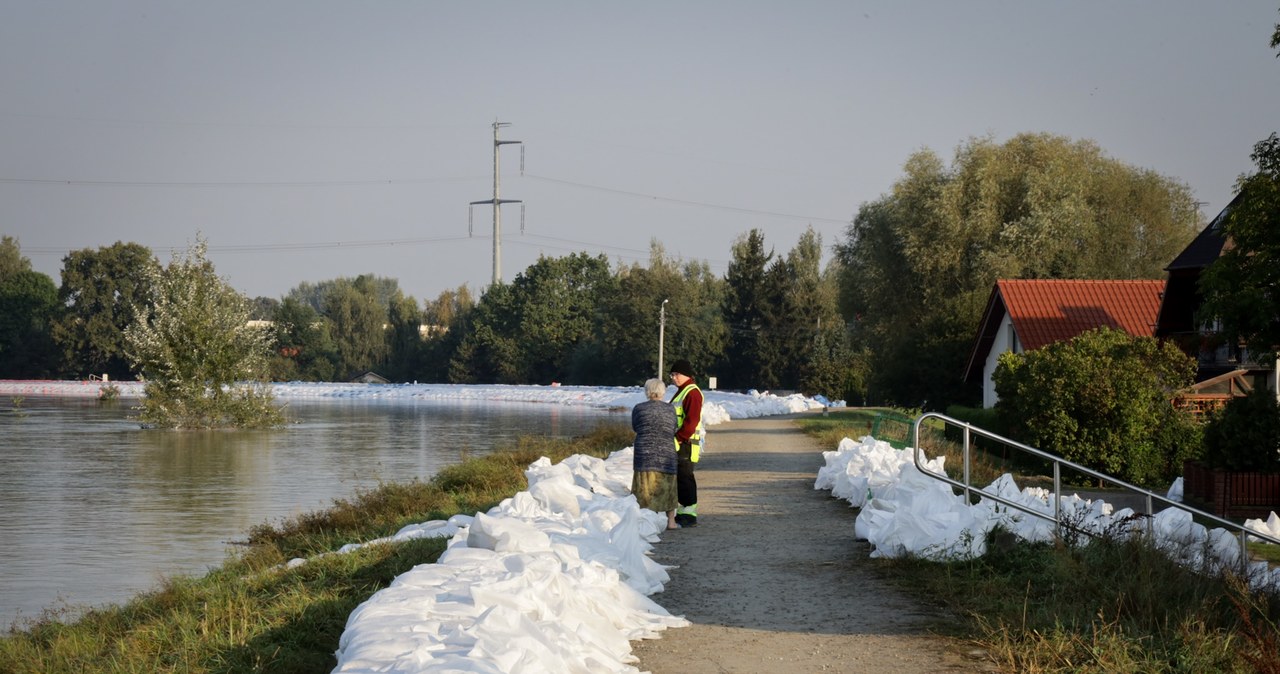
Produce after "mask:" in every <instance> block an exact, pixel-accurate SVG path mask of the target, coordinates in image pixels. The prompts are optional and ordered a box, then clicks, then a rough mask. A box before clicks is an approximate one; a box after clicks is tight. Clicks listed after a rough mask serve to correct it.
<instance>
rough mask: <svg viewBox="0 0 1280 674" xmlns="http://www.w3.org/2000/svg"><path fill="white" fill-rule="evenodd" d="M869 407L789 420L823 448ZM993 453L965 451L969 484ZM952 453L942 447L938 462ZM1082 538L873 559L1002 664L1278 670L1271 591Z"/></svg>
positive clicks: (1276, 609)
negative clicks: (971, 455)
mask: <svg viewBox="0 0 1280 674" xmlns="http://www.w3.org/2000/svg"><path fill="white" fill-rule="evenodd" d="M873 416H874V412H872V411H867V410H847V411H841V412H840V413H838V414H837V413H834V412H833V413H831V414H830V415H829V416H827V417H823V418H816V417H814V418H806V419H802V420H800V425H801V427H802V428H803V429H804V430H805V431H806V432H808V433H810V434H811V435H814V436H815V437H817V438H818V439H819V440H820V441H821V442H823V443H824V444H826V445H829V446H831V447H834V446H836V443H838V442H839V440H840V439H841V438H844V437H852V438H858V437H861V436H863V435H867V434H868V431H869V430H870V419H871V418H873ZM922 444H923V443H922ZM943 451H944V452H947V451H949V450H946V449H944V450H943ZM998 458H999V457H991V456H990V455H987V456H983V457H982V458H981V460H977V459H975V462H974V464H975V466H974V475H975V479H974V482H975V483H976V484H985V483H984V482H982V479H981V478H979V477H977V475H978V474H979V470H981V471H994V470H997V469H1002V468H1004V467H1005V466H1004V465H1002V464H1001V463H1000V461H998V460H997V459H998ZM958 461H959V459H958V458H953V457H952V456H951V455H950V454H948V460H947V465H950V466H955V465H958ZM978 464H981V465H982V467H981V468H979V467H978ZM991 479H994V476H993V477H992V478H991ZM988 481H989V480H988ZM1021 481H1022V478H1019V483H1020V484H1021ZM1081 543H1082V544H1080V545H1072V544H1067V543H1064V542H1062V541H1059V542H1058V543H1056V544H1034V545H1033V544H1027V543H1025V542H1021V541H1018V540H1017V539H1016V538H1015V537H1013V536H1012V535H1011V534H1008V533H1005V532H1002V531H1000V530H996V531H995V532H993V533H992V535H991V536H990V537H989V538H988V541H987V549H988V551H987V554H986V555H984V556H983V557H980V558H977V559H973V560H968V561H960V562H948V563H938V562H929V561H925V560H921V559H900V560H886V561H883V562H881V563H880V564H881V567H880V569H881V571H882V572H883V575H884V577H885V578H886V579H887V580H888V581H890V582H893V583H895V584H896V585H898V586H899V587H901V588H902V589H903V590H904V591H905V592H908V593H911V594H914V595H916V596H917V597H918V598H920V599H921V600H922V601H925V602H929V603H935V604H936V603H940V604H942V605H944V606H945V607H947V608H948V609H950V611H951V613H952V614H953V615H955V616H957V620H956V622H955V623H954V631H953V632H952V635H953V636H957V637H959V638H961V639H963V640H965V641H968V642H970V643H972V644H973V645H975V646H977V647H979V648H981V649H982V650H984V651H985V652H986V653H987V654H988V655H989V657H990V659H991V660H992V661H993V662H994V663H995V664H997V665H998V666H999V667H1000V669H1001V670H1002V671H1008V672H1028V673H1033V674H1034V673H1050V672H1053V673H1058V672H1063V673H1065V672H1098V673H1102V672H1107V673H1119V674H1125V673H1135V674H1136V673H1139V672H1142V673H1147V672H1178V673H1181V672H1187V673H1191V672H1228V673H1234V672H1239V673H1242V674H1243V673H1245V672H1264V673H1268V674H1280V595H1278V594H1277V593H1271V594H1258V593H1254V592H1250V591H1249V590H1248V589H1247V588H1245V587H1243V586H1242V584H1241V583H1240V582H1239V581H1238V580H1236V579H1234V578H1232V577H1231V576H1227V575H1222V574H1212V573H1199V572H1196V571H1194V570H1191V569H1187V568H1185V567H1182V566H1179V565H1178V564H1176V563H1174V562H1173V561H1171V560H1170V559H1169V557H1168V556H1167V555H1166V554H1164V553H1163V552H1161V551H1160V550H1158V549H1156V548H1154V547H1153V546H1151V545H1150V544H1148V543H1147V542H1146V541H1144V540H1142V539H1138V540H1119V539H1115V538H1104V539H1098V540H1088V541H1082V542H1081ZM1268 547H1273V548H1274V547H1276V546H1268ZM1251 550H1252V546H1251Z"/></svg>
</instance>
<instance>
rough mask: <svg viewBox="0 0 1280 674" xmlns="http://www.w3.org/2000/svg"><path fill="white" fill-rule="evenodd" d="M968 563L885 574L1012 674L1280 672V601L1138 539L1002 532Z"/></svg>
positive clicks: (897, 567)
mask: <svg viewBox="0 0 1280 674" xmlns="http://www.w3.org/2000/svg"><path fill="white" fill-rule="evenodd" d="M989 540H992V541H993V543H992V545H991V546H990V549H989V550H988V553H987V554H986V555H985V556H983V557H981V558H978V559H975V560H971V561H965V562H950V563H937V562H928V561H923V560H918V559H906V560H894V561H889V562H887V563H886V569H885V571H886V577H888V578H892V579H894V582H896V583H897V584H898V585H899V586H901V587H902V588H903V589H905V590H907V591H908V592H912V593H915V594H917V596H919V597H920V598H922V599H926V600H930V601H936V602H941V603H942V604H944V605H946V606H947V607H948V608H950V609H951V610H952V612H953V613H954V614H956V615H957V616H959V618H958V623H957V625H956V629H957V630H958V633H959V635H960V636H962V637H963V638H965V639H967V640H969V641H971V642H973V643H974V644H976V645H978V646H980V647H981V648H983V649H985V650H986V651H987V653H988V654H989V655H990V656H991V658H992V660H993V661H995V662H996V663H997V664H998V665H999V666H1000V667H1001V669H1002V670H1003V671H1010V672H1099V673H1102V672H1107V673H1118V674H1124V673H1129V672H1132V673H1138V672H1178V673H1182V672H1186V673H1188V674H1190V673H1193V672H1240V673H1242V674H1243V673H1245V672H1280V632H1278V631H1277V630H1278V628H1277V625H1280V595H1277V594H1276V593H1271V594H1270V595H1266V594H1256V593H1251V592H1250V591H1248V590H1246V589H1245V588H1243V587H1242V586H1241V584H1240V583H1239V582H1237V581H1235V580H1234V579H1233V578H1231V577H1226V576H1222V575H1213V574H1203V573H1198V572H1196V571H1194V570H1191V569H1187V568H1185V567H1182V566H1179V565H1178V564H1176V563H1174V562H1173V561H1171V560H1170V559H1169V558H1168V556H1167V555H1165V554H1164V553H1163V552H1161V551H1159V550H1157V549H1155V548H1153V547H1151V546H1150V545H1148V544H1147V543H1145V542H1144V541H1142V540H1126V541H1116V540H1091V541H1089V542H1087V543H1086V544H1084V545H1082V546H1078V547H1077V546H1068V545H1063V544H1057V545H1051V544H1038V545H1032V544H1027V543H1024V542H1016V541H1014V540H1013V537H1012V536H1011V535H1009V534H1005V533H1001V532H997V533H996V534H995V536H994V538H993V539H989Z"/></svg>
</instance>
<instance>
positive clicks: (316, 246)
mask: <svg viewBox="0 0 1280 674" xmlns="http://www.w3.org/2000/svg"><path fill="white" fill-rule="evenodd" d="M470 238H471V237H468V236H441V237H434V238H415V239H377V240H366V241H319V242H311V243H262V244H232V245H224V246H215V245H210V246H209V247H208V251H209V252H210V253H229V254H235V253H289V252H297V251H307V250H325V249H335V248H343V249H350V248H379V247H389V246H420V245H424V244H431V243H452V242H457V241H467V240H468V239H470ZM186 249H187V248H186V247H185V246H157V247H154V248H152V250H153V251H156V252H165V253H173V252H177V251H183V250H186ZM70 250H71V249H69V248H66V247H57V246H23V247H22V253H23V254H24V255H26V254H32V255H64V254H66V253H68V252H70Z"/></svg>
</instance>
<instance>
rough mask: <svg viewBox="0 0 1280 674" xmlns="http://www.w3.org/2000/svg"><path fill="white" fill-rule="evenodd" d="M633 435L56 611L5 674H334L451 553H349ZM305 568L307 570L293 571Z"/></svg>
mask: <svg viewBox="0 0 1280 674" xmlns="http://www.w3.org/2000/svg"><path fill="white" fill-rule="evenodd" d="M631 441H632V435H631V432H630V429H628V428H626V427H623V426H608V427H602V428H600V429H598V430H596V431H594V432H592V433H590V434H588V435H586V436H583V437H579V438H575V439H572V440H552V439H546V438H523V439H520V440H519V441H517V442H516V445H515V447H514V448H512V449H510V450H509V451H498V452H494V453H492V454H488V455H485V456H482V457H478V458H474V459H470V460H467V461H464V462H462V463H460V464H458V465H455V466H451V467H449V468H446V469H445V470H442V471H441V472H440V473H439V474H437V475H436V476H435V477H433V478H432V479H430V480H426V481H413V482H408V483H388V484H383V485H380V486H379V487H377V488H374V489H369V490H366V491H361V492H359V493H357V494H356V495H355V496H354V497H352V498H351V499H344V500H339V501H336V502H335V503H334V505H333V507H331V508H329V509H328V510H325V511H322V512H316V513H309V514H305V515H300V516H298V517H294V518H291V519H288V520H285V521H282V522H279V523H275V524H263V525H260V526H258V527H255V528H254V529H253V530H252V531H250V532H249V536H248V540H247V541H246V542H245V543H244V545H243V548H242V549H241V550H239V551H237V552H236V553H234V554H232V555H231V556H230V557H229V558H228V559H227V560H226V561H225V562H224V564H223V565H222V566H220V567H219V568H217V569H215V570H213V571H211V572H210V573H208V574H206V575H205V576H203V577H200V578H187V577H180V578H173V579H169V580H166V581H165V582H163V583H162V584H161V585H160V587H159V588H157V589H155V590H153V591H151V592H148V593H145V594H142V595H140V596H138V597H136V598H135V599H134V600H132V601H130V602H128V603H127V604H124V605H120V606H109V607H105V608H98V609H92V610H88V611H82V612H78V613H75V612H74V611H71V610H67V611H64V612H61V613H60V612H57V611H49V612H46V613H45V614H44V615H42V616H40V617H39V618H36V619H34V620H30V621H27V622H25V623H23V624H15V625H13V626H11V627H10V628H9V631H8V633H7V634H6V635H5V636H4V637H3V638H0V672H5V673H6V674H9V673H13V674H35V673H37V672H39V673H54V674H61V673H64V672H65V673H71V672H76V673H87V672H112V673H129V674H133V673H137V674H143V673H144V672H145V673H147V674H151V673H153V672H163V673H168V672H174V673H178V672H181V673H184V674H185V673H193V674H201V673H215V672H216V673H231V672H281V673H286V674H293V673H299V674H301V673H312V672H316V673H319V672H329V671H331V670H332V669H333V667H334V666H335V665H336V664H337V663H336V660H335V658H334V655H333V654H334V651H336V650H337V647H338V638H339V636H341V634H342V630H343V629H344V627H345V625H346V621H347V617H348V616H349V615H350V613H351V611H352V610H354V609H355V607H356V606H358V605H359V604H360V603H362V602H364V601H365V600H366V599H368V598H369V597H370V596H372V595H373V593H375V592H377V591H378V590H380V589H382V588H384V587H386V586H387V585H389V584H390V583H391V581H392V579H394V578H395V577H396V576H398V575H400V574H402V573H404V572H405V571H408V570H409V569H411V568H413V567H414V566H417V565H418V564H424V563H430V562H434V561H435V560H436V559H437V558H438V557H439V555H440V553H441V552H443V551H444V547H445V544H446V542H447V541H445V540H442V539H431V540H420V541H410V542H406V543H398V544H384V545H366V546H364V547H362V548H360V549H358V550H356V551H355V552H351V553H347V554H323V553H328V552H333V551H335V550H337V549H338V548H339V547H341V546H342V545H345V544H347V543H355V542H363V541H369V540H372V539H376V538H383V537H386V536H388V535H390V534H393V533H395V532H396V531H397V530H399V529H400V528H401V527H403V526H404V525H406V524H410V523H414V522H422V521H427V520H432V519H447V518H448V517H451V516H453V515H455V514H459V513H462V514H471V513H474V512H477V511H480V510H486V509H488V508H489V507H491V506H492V505H495V504H497V503H498V502H500V501H502V500H503V499H504V498H507V497H510V496H512V495H514V494H515V493H516V492H518V491H521V490H523V489H524V488H525V487H526V486H527V485H526V480H525V478H524V470H525V469H526V468H527V467H528V465H529V464H530V463H532V462H533V461H535V460H537V459H538V458H539V457H542V456H546V457H548V458H550V459H551V460H552V461H553V462H558V461H561V460H563V459H565V458H566V457H568V456H571V455H574V454H587V455H591V456H597V457H604V456H607V455H608V453H610V452H612V451H615V450H618V449H621V448H622V447H626V446H628V445H630V444H631ZM296 558H306V560H307V561H306V563H304V564H300V565H293V566H288V565H286V564H285V562H288V561H290V560H292V559H296Z"/></svg>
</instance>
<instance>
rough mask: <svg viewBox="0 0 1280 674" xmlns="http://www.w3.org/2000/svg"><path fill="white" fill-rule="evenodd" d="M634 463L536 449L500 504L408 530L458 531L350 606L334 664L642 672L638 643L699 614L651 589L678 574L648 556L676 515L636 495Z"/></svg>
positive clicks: (621, 457)
mask: <svg viewBox="0 0 1280 674" xmlns="http://www.w3.org/2000/svg"><path fill="white" fill-rule="evenodd" d="M631 461H632V458H631V449H630V448H628V449H625V450H622V451H620V452H615V453H614V454H613V455H611V456H610V457H609V459H608V460H607V461H602V460H599V459H595V458H591V457H586V456H581V455H578V456H574V457H570V458H569V459H567V460H565V461H563V462H561V463H559V464H556V465H552V464H551V462H550V461H549V460H547V459H546V458H543V459H539V460H538V461H536V462H535V463H533V464H532V465H531V466H529V469H528V470H527V471H526V472H525V475H526V476H527V477H528V479H529V489H528V490H526V491H523V492H520V493H519V494H517V495H515V496H514V497H512V498H509V499H507V500H506V501H503V502H502V503H501V504H500V505H498V506H497V507H495V508H493V509H492V510H490V511H489V512H487V513H478V514H477V515H476V516H475V517H474V518H465V517H459V518H454V519H451V520H449V521H448V522H431V523H427V524H425V525H414V527H411V528H410V529H412V531H409V532H405V531H402V532H401V534H405V535H409V536H416V535H439V534H442V533H443V532H447V531H453V533H452V534H451V539H450V542H449V547H448V549H447V550H446V551H445V552H444V554H443V555H441V557H440V559H439V560H438V561H437V562H436V563H434V564H423V565H420V566H417V567H415V568H413V569H411V570H410V571H408V572H406V573H404V574H402V575H400V576H399V577H398V578H396V579H395V581H393V582H392V584H391V585H390V586H389V587H387V588H386V589H383V590H381V591H379V592H378V593H376V594H374V595H373V596H372V597H370V598H369V600H368V601H366V602H364V603H363V604H361V605H360V606H359V607H357V608H356V610H355V611H353V612H352V613H351V616H350V617H349V618H348V620H347V626H346V630H345V631H344V632H343V634H342V637H341V639H340V641H339V646H338V651H337V657H338V666H337V668H336V669H334V671H335V672H344V673H351V672H441V673H446V672H447V673H460V672H480V673H490V672H547V673H553V672H554V673H557V674H559V673H581V674H594V673H597V672H636V671H638V670H637V669H636V668H635V667H633V666H632V665H631V663H633V662H634V661H635V658H634V656H632V655H631V646H630V643H629V642H630V641H631V640H634V639H644V638H653V637H656V636H657V635H658V633H659V632H661V631H662V630H665V629H667V628H669V627H682V626H684V625H687V624H688V621H686V620H685V619H684V618H681V617H676V616H672V615H671V614H669V613H668V612H667V611H666V609H663V608H662V607H661V606H659V605H658V604H656V603H654V602H653V601H652V600H651V599H649V598H648V596H646V595H648V594H652V593H655V592H660V591H661V590H662V588H663V585H664V584H665V583H666V582H667V580H669V577H668V575H667V569H666V568H665V567H663V566H661V565H659V564H657V563H656V562H654V561H653V560H652V559H651V558H650V557H649V555H648V553H649V552H650V551H651V550H652V543H653V542H655V541H657V540H658V533H659V532H660V531H661V530H662V529H663V528H664V527H665V526H666V516H665V515H660V514H658V513H654V512H652V511H649V510H645V509H642V508H640V507H639V506H638V505H637V504H636V500H635V498H634V497H633V496H631V495H630V493H629V490H630V489H629V488H630V483H631ZM397 536H400V534H397ZM393 538H395V537H393Z"/></svg>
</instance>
